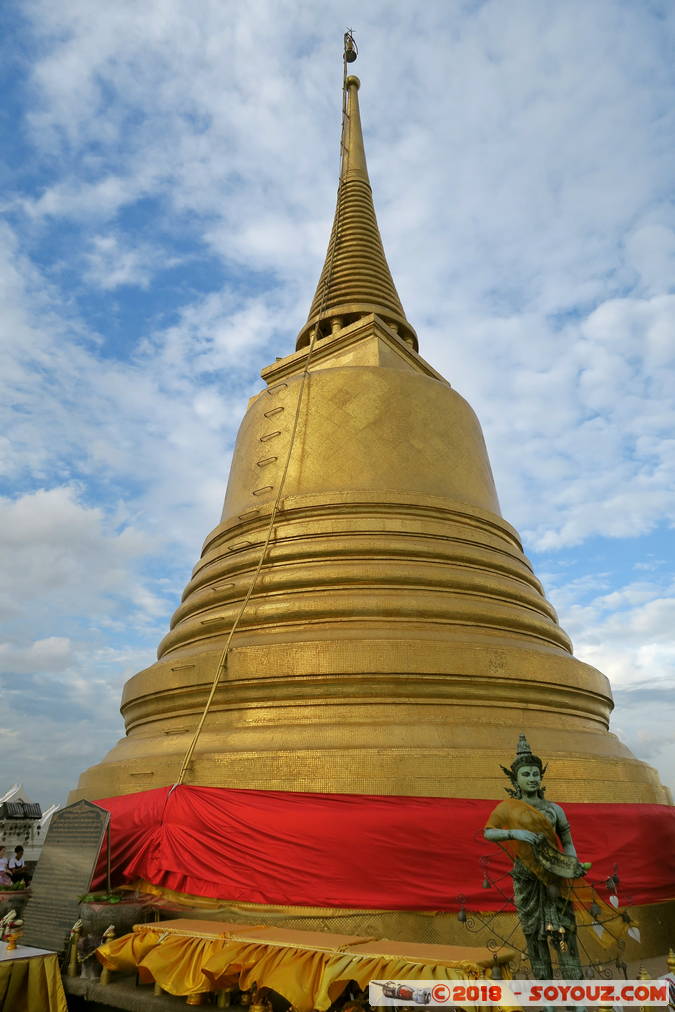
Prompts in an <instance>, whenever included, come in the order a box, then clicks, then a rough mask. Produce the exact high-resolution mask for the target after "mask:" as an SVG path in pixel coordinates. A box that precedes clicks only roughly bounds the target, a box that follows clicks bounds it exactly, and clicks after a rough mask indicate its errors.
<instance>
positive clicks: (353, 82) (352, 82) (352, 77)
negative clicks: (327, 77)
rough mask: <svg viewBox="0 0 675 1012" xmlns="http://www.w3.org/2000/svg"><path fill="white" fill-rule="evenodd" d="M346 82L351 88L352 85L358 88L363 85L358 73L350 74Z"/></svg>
mask: <svg viewBox="0 0 675 1012" xmlns="http://www.w3.org/2000/svg"><path fill="white" fill-rule="evenodd" d="M345 84H346V86H347V87H348V88H351V87H352V85H353V86H354V87H355V88H357V89H358V88H360V87H361V82H360V81H359V79H358V77H357V76H356V74H350V75H349V77H348V78H347V80H346V81H345Z"/></svg>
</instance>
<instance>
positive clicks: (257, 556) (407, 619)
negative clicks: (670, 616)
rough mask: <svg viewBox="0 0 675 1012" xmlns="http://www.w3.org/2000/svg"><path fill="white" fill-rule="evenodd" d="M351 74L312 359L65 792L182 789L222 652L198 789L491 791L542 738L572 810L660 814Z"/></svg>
mask: <svg viewBox="0 0 675 1012" xmlns="http://www.w3.org/2000/svg"><path fill="white" fill-rule="evenodd" d="M358 88H359V81H358V79H357V78H356V77H348V78H347V79H346V82H345V93H346V95H347V100H346V108H345V116H344V120H343V142H342V149H343V150H342V161H341V176H340V185H339V190H338V201H337V209H336V216H335V223H334V226H333V230H332V234H331V237H330V244H329V248H328V254H327V257H326V263H325V265H324V268H323V271H322V273H321V277H320V280H319V285H318V288H317V291H316V295H315V297H314V301H313V302H312V306H311V309H310V313H309V318H308V320H307V322H306V324H305V325H304V327H303V328H302V330H301V332H300V335H299V337H298V342H297V350H296V351H295V352H294V353H293V354H291V355H288V356H286V357H285V358H282V359H280V360H278V361H276V362H275V363H273V364H272V365H270V366H268V367H267V368H265V369H264V370H263V371H262V378H263V380H264V381H265V387H264V388H263V390H262V391H261V392H260V393H258V394H257V395H256V396H254V397H252V398H251V400H250V403H249V406H248V410H247V412H246V415H245V417H244V420H243V422H242V425H241V428H240V430H239V435H238V438H237V442H236V447H235V450H234V455H233V460H232V467H231V473H230V477H229V483H228V487H227V493H226V496H225V504H224V508H223V513H222V518H221V522H220V523H219V524H218V526H217V527H216V528H215V530H214V531H213V532H212V533H211V534H209V536H208V537H207V539H206V542H205V544H204V549H203V552H202V556H201V559H200V560H199V562H198V563H197V565H196V567H195V569H194V572H193V575H192V579H191V580H190V582H189V584H188V586H187V587H186V589H185V592H184V594H183V599H182V603H181V604H180V606H179V608H178V609H177V611H176V613H175V614H174V616H173V619H172V622H171V630H170V632H169V633H168V635H167V636H166V637H165V638H164V640H163V641H162V643H161V644H160V647H159V651H158V660H157V662H156V663H155V664H153V665H152V666H151V667H149V668H147V669H146V670H144V671H141V672H140V673H139V674H137V675H135V676H134V677H133V678H131V679H130V680H129V681H128V682H127V684H126V686H125V688H124V694H123V700H122V713H123V715H124V719H125V722H126V732H127V733H126V737H124V738H123V739H122V740H121V741H120V742H119V743H118V744H117V745H116V746H115V747H114V748H113V749H112V751H111V752H110V753H109V754H108V755H107V756H106V757H105V759H104V760H103V761H102V762H101V763H100V764H98V765H96V766H94V767H92V768H90V769H89V770H87V771H86V772H85V773H83V774H82V776H81V778H80V783H79V787H78V789H77V790H76V791H74V792H73V794H72V795H71V801H74V800H77V799H79V798H88V799H91V800H94V799H96V798H106V797H111V796H114V795H120V794H128V793H131V792H137V791H143V790H147V789H150V788H154V787H160V786H164V785H170V784H173V783H175V782H176V780H177V779H178V777H179V774H180V773H181V769H182V764H183V760H184V757H185V755H186V752H187V750H188V749H189V747H190V743H191V741H192V740H193V735H194V731H195V727H196V725H197V723H198V722H199V719H200V716H201V715H202V711H203V708H204V705H205V702H206V699H207V697H208V695H209V692H210V690H211V687H212V684H213V679H214V673H215V672H216V671H217V670H218V668H219V666H220V667H221V675H220V679H219V681H218V683H217V685H216V688H215V693H214V696H213V701H212V704H211V705H210V707H209V711H208V715H207V718H206V720H205V723H204V726H203V729H202V730H201V734H200V736H199V738H198V741H197V742H196V745H195V748H194V752H193V754H192V755H191V757H190V762H189V764H188V765H187V766H186V767H185V769H184V771H183V775H184V782H185V783H188V784H198V785H202V786H213V787H236V788H251V789H270V790H282V791H314V792H334V793H350V794H377V795H396V796H402V795H408V796H431V797H433V796H436V797H450V798H494V799H496V798H500V797H503V777H502V774H501V773H500V763H503V762H505V761H506V760H508V761H510V757H511V756H512V753H513V749H514V745H515V742H516V740H517V739H518V734H519V732H520V731H522V730H526V731H527V735H528V739H529V740H530V741H531V742H532V743H533V745H534V747H535V748H536V750H537V751H538V752H539V753H540V754H541V755H542V756H544V757H545V758H546V760H548V761H549V764H550V772H549V774H548V778H547V779H548V784H549V796H550V797H551V798H552V799H554V800H556V801H558V802H560V803H562V804H563V805H564V804H565V802H577V801H579V802H614V803H625V804H631V803H638V802H639V803H642V804H645V803H652V804H659V805H667V804H669V803H670V799H669V796H668V793H667V791H666V789H665V788H664V787H663V786H662V785H661V784H660V782H659V779H658V776H657V774H656V772H655V771H654V770H653V769H651V768H650V767H649V766H647V765H645V764H644V763H643V762H640V761H638V760H637V759H635V758H634V757H633V755H632V754H631V753H630V751H629V750H628V749H627V748H626V747H625V746H624V745H622V744H621V742H620V741H619V740H618V739H617V737H616V736H615V735H614V734H611V733H610V732H609V730H608V724H609V715H610V711H611V709H612V697H611V692H610V688H609V684H608V681H607V679H606V678H605V676H604V675H602V674H601V673H600V672H599V671H597V670H596V669H595V668H592V667H590V666H589V665H587V664H584V663H583V662H582V661H579V660H577V659H576V658H575V657H574V656H573V654H572V646H571V643H570V640H569V638H568V637H567V635H566V634H565V632H564V631H563V629H561V627H560V625H559V624H558V621H557V618H556V613H555V611H554V609H553V608H552V606H551V605H550V604H549V602H548V601H547V600H546V598H545V596H544V592H543V590H542V587H541V584H540V583H539V581H538V580H537V578H536V576H535V575H534V573H533V571H532V567H531V565H530V563H529V561H528V559H527V558H526V556H525V555H524V553H523V550H522V546H521V543H520V539H519V536H518V533H517V531H516V530H515V529H514V528H513V527H512V526H511V525H510V524H509V523H507V521H506V520H504V519H503V517H502V516H501V513H500V507H499V502H498V499H497V493H496V491H495V486H494V482H493V478H492V473H491V469H490V463H489V460H488V456H487V451H486V448H485V443H484V440H483V436H482V433H481V429H480V425H479V423H478V420H477V418H476V416H475V414H474V412H473V411H472V409H471V407H470V406H469V405H468V404H467V402H466V401H465V400H464V399H463V398H462V397H461V396H460V395H459V394H458V393H457V392H456V391H454V390H453V389H452V387H451V386H450V384H449V383H448V381H447V380H446V379H444V378H443V377H442V376H441V375H439V373H437V372H436V371H435V369H434V368H433V367H432V366H431V365H429V364H428V363H427V362H425V360H424V359H423V358H421V357H420V355H419V354H418V351H417V347H418V344H417V337H416V334H415V331H414V330H413V328H412V326H411V325H410V323H409V322H408V321H407V319H406V316H405V313H404V310H403V307H402V305H401V302H400V299H399V297H398V294H397V291H396V288H395V285H394V282H393V279H392V276H391V273H390V271H389V267H388V265H387V261H386V258H385V255H384V250H383V247H382V241H381V238H380V233H379V230H378V226H377V221H376V217H375V211H374V207H373V200H372V192H371V187H370V183H369V178H368V171H367V167H366V159H365V153H364V146H363V137H362V131H361V123H360V117H359V103H358ZM271 521H272V522H271ZM261 559H262V564H261ZM258 569H259V572H258V575H257V577H255V574H256V571H257V570H258ZM254 577H255V580H254ZM253 581H254V582H253ZM252 585H253V590H252V591H251V586H252ZM249 593H250V599H249V600H248V602H247V604H246V607H245V608H244V610H243V613H241V616H240V618H239V621H238V624H237V626H236V631H235V632H234V635H233V636H232V640H231V645H230V649H229V651H228V653H227V657H226V663H225V664H222V665H221V660H222V652H223V647H224V644H225V643H226V641H227V638H228V635H229V634H230V632H231V630H232V625H233V622H234V621H235V618H236V617H237V616H238V614H239V613H240V612H241V607H242V603H243V602H244V600H245V599H246V596H247V594H249ZM328 913H330V912H328V911H324V914H328ZM334 913H335V914H336V915H337V913H338V912H337V911H335V912H334ZM324 922H326V923H332V922H331V918H330V917H329V916H326V917H324ZM643 923H644V922H643ZM389 930H390V931H392V930H393V929H392V928H391V926H389ZM446 938H447V935H446Z"/></svg>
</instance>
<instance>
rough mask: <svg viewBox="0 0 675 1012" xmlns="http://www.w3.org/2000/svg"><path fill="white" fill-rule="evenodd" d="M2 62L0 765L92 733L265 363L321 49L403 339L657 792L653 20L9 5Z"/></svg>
mask: <svg viewBox="0 0 675 1012" xmlns="http://www.w3.org/2000/svg"><path fill="white" fill-rule="evenodd" d="M3 18H4V20H5V25H4V31H3V33H2V42H0V50H1V52H0V56H1V57H2V59H1V60H0V68H2V69H1V70H0V73H2V76H3V82H2V86H3V103H2V106H1V107H0V130H1V131H2V135H3V136H2V145H1V152H2V154H1V155H0V158H1V159H2V162H1V164H0V180H1V182H2V187H1V197H0V210H1V211H2V218H1V220H0V301H1V303H2V311H1V313H0V349H1V350H0V354H1V356H2V362H1V363H0V385H1V386H2V388H3V389H2V397H1V398H0V411H2V419H1V421H0V552H1V554H2V557H3V560H4V562H5V564H4V565H3V567H2V572H1V573H0V686H1V692H2V697H1V699H2V707H1V710H0V742H1V743H2V755H3V761H2V768H3V777H2V779H3V781H5V782H6V786H10V784H11V783H12V782H14V781H15V780H23V781H24V783H25V785H26V789H27V791H28V793H29V794H30V795H31V796H34V797H35V798H37V799H39V800H41V801H43V802H45V803H46V802H49V801H52V800H61V799H63V798H65V795H66V793H67V791H68V790H69V789H70V787H72V786H73V785H74V784H75V783H76V781H77V777H78V775H79V772H80V771H81V770H82V769H83V768H85V767H87V766H89V765H90V764H91V763H93V762H95V761H98V760H99V759H100V758H101V757H102V756H103V754H104V753H105V752H106V751H107V749H108V748H109V747H110V746H112V744H113V743H114V741H115V740H116V738H117V737H119V736H120V734H121V730H122V725H121V719H120V717H119V714H118V705H119V697H120V692H121V687H122V685H123V683H124V681H125V680H126V678H128V677H129V676H130V675H132V674H133V673H135V672H136V671H137V670H139V669H141V668H142V667H145V666H146V665H147V664H149V663H151V662H152V660H153V658H154V652H155V649H156V646H157V644H158V642H159V640H160V639H161V637H162V635H163V634H164V633H165V631H166V629H167V626H168V621H169V618H170V615H171V613H172V611H173V610H174V607H175V606H176V603H177V601H178V598H179V595H180V593H181V591H182V589H183V586H184V585H185V583H186V582H187V579H188V576H189V572H190V569H191V567H192V565H193V564H194V562H195V561H196V559H197V558H198V555H199V551H200V548H201V543H202V540H203V538H204V537H205V535H206V534H207V532H208V531H209V530H211V529H212V528H213V527H214V526H215V524H216V522H217V520H218V517H219V514H220V509H221V505H222V498H223V495H224V491H225V485H226V482H227V473H228V466H229V460H230V453H231V447H232V442H233V438H234V435H235V433H236V429H237V425H238V422H239V420H240V418H241V416H242V413H243V410H244V407H245V404H246V400H247V398H248V397H249V396H250V395H251V394H252V393H253V392H255V390H256V389H257V388H258V384H259V380H258V378H257V374H258V372H259V370H260V369H261V368H262V367H263V366H264V365H266V364H267V363H268V362H270V361H273V360H274V357H275V356H277V355H284V354H287V353H288V352H289V351H290V350H292V348H293V344H294V339H295V336H296V334H297V332H298V330H299V329H300V327H301V326H302V324H303V323H304V320H305V318H306V313H307V309H308V307H309V303H310V300H311V297H312V294H313V291H314V286H315V284H316V280H317V278H318V274H319V270H320V267H321V264H322V262H323V257H324V254H325V248H326V244H327V240H328V233H329V229H330V224H331V220H332V214H333V208H334V199H335V188H336V182H337V159H338V134H339V114H340V81H341V61H340V52H341V39H342V32H343V31H344V29H345V27H346V26H347V25H348V24H349V25H351V26H352V27H353V28H354V31H355V33H356V36H357V41H358V43H359V47H360V53H361V55H360V57H359V62H358V64H357V67H356V69H357V70H358V73H359V76H360V77H361V81H362V89H361V109H362V116H363V120H364V127H365V133H366V147H367V154H368V160H369V167H370V173H371V179H372V182H373V188H374V193H375V202H376V207H377V211H378V217H379V221H380V228H381V231H382V234H383V237H384V243H385V248H386V251H387V255H388V259H389V262H390V266H391V268H392V272H393V275H394V278H395V280H396V283H397V287H398V290H399V294H400V296H401V299H402V302H403V304H404V306H405V309H406V312H407V315H408V317H409V319H410V320H411V322H412V323H413V325H414V326H415V327H416V329H417V332H418V335H419V337H420V347H421V352H422V354H423V355H424V357H425V358H426V359H427V360H428V361H430V362H431V363H432V364H433V365H434V366H435V367H436V368H437V369H439V370H440V371H441V372H442V373H443V374H444V375H445V376H447V378H448V379H449V380H450V382H451V383H452V384H453V386H454V387H455V388H456V389H457V390H459V392H460V393H462V394H463V395H464V396H465V397H466V398H467V399H468V400H469V401H470V403H471V404H472V405H473V407H474V408H475V409H476V411H477V413H478V415H479V418H480V420H481V422H482V425H483V428H484V431H485V435H486V440H487V443H488V448H489V450H490V455H491V459H492V464H493V469H494V472H495V478H496V482H497V487H498V490H499V494H500V500H501V504H502V509H503V513H504V515H505V517H506V518H507V519H508V520H509V521H510V522H511V523H513V524H514V525H515V526H516V527H517V528H518V529H519V530H520V532H521V534H522V536H523V539H524V543H525V548H526V551H527V553H528V554H529V556H530V557H531V558H532V560H533V562H534V563H535V567H536V570H537V573H538V575H539V576H540V578H541V579H542V580H543V581H544V584H545V587H546V590H547V593H548V595H549V597H550V599H551V600H552V601H553V603H554V604H555V606H556V608H557V609H558V612H559V616H560V620H561V624H562V625H563V627H564V628H565V629H566V630H567V632H568V633H569V634H570V635H571V636H572V638H573V641H574V644H575V652H576V654H577V656H579V657H580V658H581V659H582V660H586V661H588V662H590V663H592V664H594V665H596V666H597V667H599V668H600V669H601V670H603V671H604V672H605V673H606V674H607V675H608V676H609V677H610V679H611V680H612V683H613V686H614V691H615V698H616V702H617V707H616V710H615V714H614V719H613V725H612V727H613V729H614V730H616V731H617V732H618V733H620V734H621V736H622V738H623V739H624V741H625V742H626V743H627V744H628V745H630V747H631V748H633V750H634V751H635V753H636V754H637V755H638V756H640V757H641V758H644V759H646V760H647V761H648V762H650V763H651V764H653V765H656V766H657V767H658V768H659V770H660V772H661V775H662V778H663V780H664V782H667V783H669V784H670V785H671V786H675V746H674V745H673V742H672V737H673V736H672V733H671V728H672V727H673V726H674V724H675V704H674V703H673V685H674V684H675V671H674V661H675V632H674V630H675V581H674V578H673V556H674V552H673V543H674V536H673V514H674V504H675V494H674V487H675V480H674V479H675V475H674V472H675V440H674V436H673V433H674V431H675V407H674V396H673V395H674V393H675V382H674V374H675V205H674V203H673V196H674V194H673V180H674V179H675V171H674V170H675V165H674V161H675V157H674V154H673V153H674V152H675V69H674V66H673V61H672V52H673V44H674V42H675V7H673V5H672V4H671V3H669V2H667V0H664V2H653V3H652V2H640V0H626V2H618V0H617V2H612V0H597V2H595V3H593V4H588V3H587V2H580V0H579V2H578V0H566V2H565V3H560V4H541V3H539V2H538V0H514V2H512V3H508V4H505V3H503V2H502V0H486V2H483V3H480V2H465V3H461V2H457V3H447V2H445V0H427V2H426V3H424V4H421V3H419V4H416V3H403V2H399V3H396V2H392V0H389V2H384V0H382V2H379V0H378V2H375V0H372V2H371V0H366V2H363V0H361V2H360V3H359V4H358V5H353V6H352V7H350V5H349V3H347V4H345V3H339V4H337V3H331V2H324V3H315V2H309V0H307V2H300V0H252V2H250V3H248V4H247V5H243V4H238V3H235V2H234V0H200V3H199V4H194V3H189V2H187V0H145V2H144V3H142V4H141V3H138V2H137V0H117V2H116V3H115V4H92V3H91V0H60V2H59V3H58V4H54V3H52V2H49V0H25V2H23V3H17V2H11V0H10V2H9V3H7V4H5V6H4V13H3Z"/></svg>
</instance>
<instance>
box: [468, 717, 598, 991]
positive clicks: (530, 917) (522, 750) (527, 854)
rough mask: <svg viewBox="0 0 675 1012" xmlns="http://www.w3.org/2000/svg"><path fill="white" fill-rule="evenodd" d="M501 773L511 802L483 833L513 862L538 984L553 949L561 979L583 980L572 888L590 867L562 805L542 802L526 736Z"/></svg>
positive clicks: (548, 974)
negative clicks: (576, 844)
mask: <svg viewBox="0 0 675 1012" xmlns="http://www.w3.org/2000/svg"><path fill="white" fill-rule="evenodd" d="M502 770H503V771H504V773H505V774H506V775H507V776H508V778H509V780H510V781H511V784H512V787H511V788H507V793H508V794H509V795H510V796H511V799H512V800H509V801H502V802H501V803H500V804H499V805H497V807H496V808H495V809H494V811H493V812H492V814H491V815H490V818H489V819H488V822H487V825H486V827H485V830H484V833H483V835H484V836H485V839H486V840H492V841H493V842H494V843H499V844H500V845H502V846H503V849H504V850H506V851H507V852H508V853H509V855H510V856H511V857H512V858H513V862H514V863H513V870H512V872H511V875H512V878H513V899H514V903H515V905H516V910H517V911H518V917H519V918H520V923H521V926H522V929H523V933H524V935H525V940H526V942H527V951H528V955H529V958H530V964H531V967H532V974H533V976H534V977H535V978H536V979H537V980H550V979H551V978H552V976H553V972H552V964H551V947H552V948H553V949H554V950H555V952H556V955H557V959H558V964H559V967H560V972H561V975H562V976H563V977H564V978H565V979H567V980H580V979H581V978H582V977H583V973H582V969H581V963H580V960H579V952H578V947H577V925H576V920H575V917H574V909H573V906H572V888H571V884H572V880H574V879H576V878H580V877H581V876H582V875H585V874H586V872H587V871H588V868H589V867H590V865H588V864H581V863H580V862H579V861H578V859H577V852H576V850H575V848H574V843H573V841H572V833H571V831H570V827H569V823H568V821H567V817H566V815H565V813H564V811H563V810H562V808H561V807H560V805H556V804H554V803H553V802H552V801H546V799H545V798H544V788H543V787H542V783H541V782H542V778H543V776H544V773H545V772H546V767H545V766H544V764H543V763H542V761H541V759H540V758H539V756H536V755H533V754H532V749H531V748H530V746H529V745H528V743H527V740H526V738H525V735H524V734H521V735H520V737H519V739H518V746H517V749H516V758H515V760H514V762H513V763H512V764H511V767H510V768H508V769H507V768H506V767H504V766H502ZM561 844H562V851H561V850H560V845H561Z"/></svg>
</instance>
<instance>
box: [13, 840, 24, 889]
mask: <svg viewBox="0 0 675 1012" xmlns="http://www.w3.org/2000/svg"><path fill="white" fill-rule="evenodd" d="M9 874H10V875H11V877H12V882H20V881H21V880H24V881H27V878H26V862H25V861H24V859H23V847H22V846H21V845H19V846H17V847H15V848H14V856H13V857H10V859H9Z"/></svg>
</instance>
